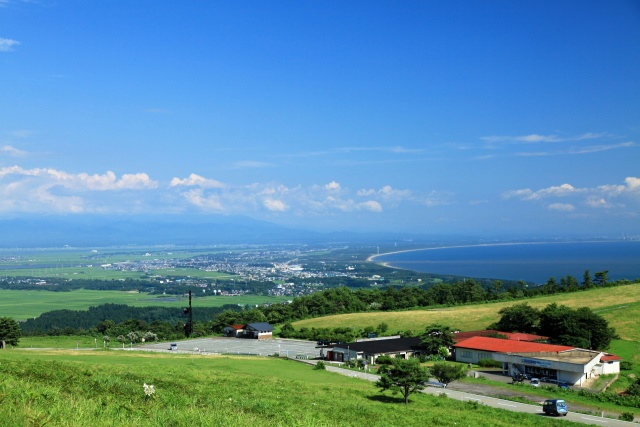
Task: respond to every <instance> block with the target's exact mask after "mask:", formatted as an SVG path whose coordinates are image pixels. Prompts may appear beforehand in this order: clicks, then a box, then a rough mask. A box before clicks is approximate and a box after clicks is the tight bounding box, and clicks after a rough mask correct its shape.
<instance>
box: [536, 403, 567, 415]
mask: <svg viewBox="0 0 640 427" xmlns="http://www.w3.org/2000/svg"><path fill="white" fill-rule="evenodd" d="M542 412H544V413H545V415H557V416H560V415H562V416H564V417H566V416H567V403H566V402H565V401H564V400H560V399H549V400H545V401H544V403H543V404H542Z"/></svg>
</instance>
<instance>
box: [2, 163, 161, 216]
mask: <svg viewBox="0 0 640 427" xmlns="http://www.w3.org/2000/svg"><path fill="white" fill-rule="evenodd" d="M155 188H157V182H155V181H153V180H151V179H150V178H149V176H148V175H147V174H145V173H136V174H124V175H122V176H121V177H120V178H118V177H117V176H116V175H115V173H113V172H111V171H107V172H106V173H104V174H87V173H79V174H72V173H68V172H65V171H60V170H56V169H51V168H36V169H24V168H21V167H19V166H9V167H2V168H0V196H1V198H2V200H3V203H2V204H1V205H0V209H1V210H3V211H5V212H10V211H17V212H64V213H80V212H107V211H110V212H115V211H122V210H125V209H126V210H127V211H131V210H132V209H135V206H136V204H137V199H136V198H135V197H133V198H131V197H129V196H124V195H121V196H119V197H118V199H117V200H111V199H109V197H104V196H97V194H100V193H112V194H116V193H122V192H133V193H135V192H136V191H139V190H144V191H147V190H150V189H155Z"/></svg>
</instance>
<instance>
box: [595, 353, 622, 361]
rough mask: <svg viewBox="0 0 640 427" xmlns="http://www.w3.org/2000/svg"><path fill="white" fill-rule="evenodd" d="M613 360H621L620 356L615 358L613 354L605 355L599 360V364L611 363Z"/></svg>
mask: <svg viewBox="0 0 640 427" xmlns="http://www.w3.org/2000/svg"><path fill="white" fill-rule="evenodd" d="M614 360H622V358H621V357H620V356H616V355H615V354H605V355H604V356H602V357H601V358H600V361H601V362H613V361H614Z"/></svg>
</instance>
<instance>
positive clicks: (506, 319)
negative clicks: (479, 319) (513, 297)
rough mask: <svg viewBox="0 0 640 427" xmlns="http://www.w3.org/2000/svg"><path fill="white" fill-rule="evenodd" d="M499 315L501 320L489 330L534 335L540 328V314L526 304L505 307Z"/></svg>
mask: <svg viewBox="0 0 640 427" xmlns="http://www.w3.org/2000/svg"><path fill="white" fill-rule="evenodd" d="M498 314H500V315H501V317H500V320H499V321H498V322H497V323H494V324H492V325H490V326H489V329H497V330H499V331H502V332H524V333H534V332H536V330H537V328H538V319H539V316H540V312H539V311H538V310H537V309H535V308H533V307H531V306H529V304H527V303H526V302H524V303H522V304H516V305H512V306H510V307H505V308H503V309H502V310H500V311H499V312H498Z"/></svg>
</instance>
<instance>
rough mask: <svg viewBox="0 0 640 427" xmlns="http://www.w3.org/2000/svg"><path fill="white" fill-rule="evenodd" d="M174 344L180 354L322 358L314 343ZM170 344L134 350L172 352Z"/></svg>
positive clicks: (232, 340)
mask: <svg viewBox="0 0 640 427" xmlns="http://www.w3.org/2000/svg"><path fill="white" fill-rule="evenodd" d="M174 342H175V343H176V344H177V345H178V349H177V352H178V353H190V354H192V353H216V354H255V355H258V356H270V355H273V354H275V353H279V354H280V355H282V356H287V357H290V358H296V357H305V358H309V359H314V358H316V357H319V356H320V349H319V348H316V343H315V342H313V341H298V340H285V339H270V340H253V339H243V338H225V337H216V338H195V339H189V340H182V341H174ZM169 344H170V343H168V342H163V343H145V344H139V345H136V346H133V350H147V351H166V352H171V350H169ZM125 349H127V347H125ZM174 352H175V351H174Z"/></svg>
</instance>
